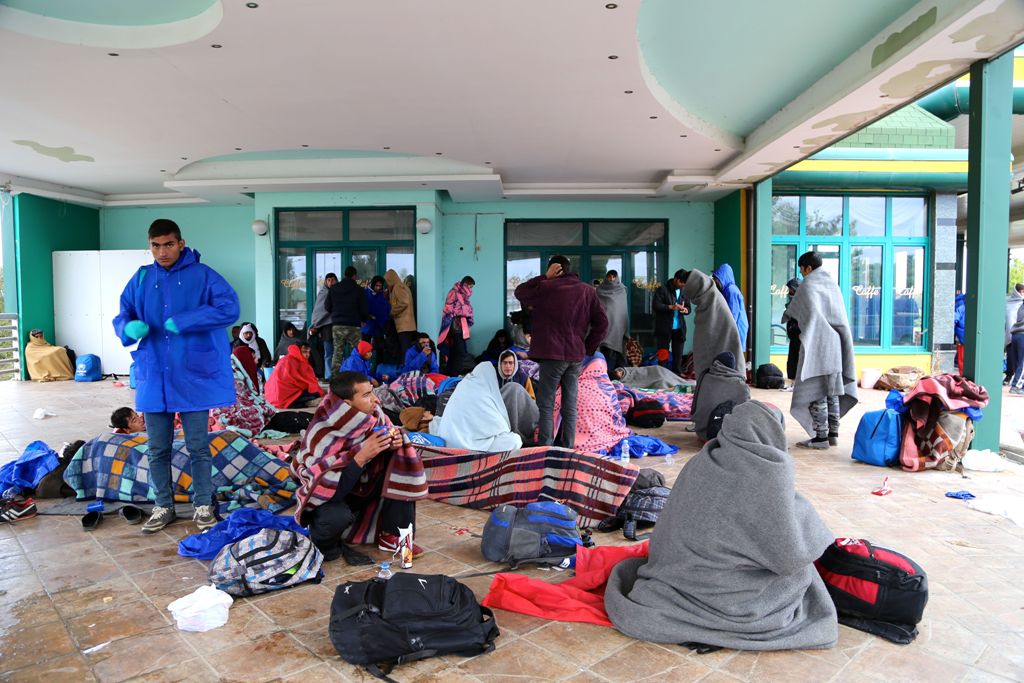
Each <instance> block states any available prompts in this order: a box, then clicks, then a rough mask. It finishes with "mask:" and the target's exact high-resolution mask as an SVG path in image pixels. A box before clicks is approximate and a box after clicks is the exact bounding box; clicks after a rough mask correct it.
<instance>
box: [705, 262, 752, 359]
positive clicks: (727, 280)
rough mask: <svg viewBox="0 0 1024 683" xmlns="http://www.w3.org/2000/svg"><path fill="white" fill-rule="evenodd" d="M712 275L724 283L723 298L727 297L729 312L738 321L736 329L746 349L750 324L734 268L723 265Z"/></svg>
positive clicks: (741, 343) (726, 264)
mask: <svg viewBox="0 0 1024 683" xmlns="http://www.w3.org/2000/svg"><path fill="white" fill-rule="evenodd" d="M711 274H712V275H713V276H714V277H716V278H717V279H718V281H719V282H720V283H722V296H724V297H725V303H727V304H729V311H730V312H731V313H732V317H733V319H734V320H735V321H736V329H737V330H739V333H740V345H741V346H742V347H743V348H746V347H747V332H748V331H749V330H750V322H749V321H748V320H747V307H746V304H745V303H744V301H743V292H741V291H740V288H739V287H738V286H737V285H736V276H735V275H734V274H733V272H732V266H730V265H729V264H728V263H723V264H722V265H720V266H718V267H717V268H715V270H714V272H713V273H711Z"/></svg>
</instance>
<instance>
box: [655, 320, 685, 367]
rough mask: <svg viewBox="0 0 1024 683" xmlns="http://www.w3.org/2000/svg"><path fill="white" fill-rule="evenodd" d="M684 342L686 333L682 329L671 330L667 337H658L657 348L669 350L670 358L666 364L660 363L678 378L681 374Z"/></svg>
mask: <svg viewBox="0 0 1024 683" xmlns="http://www.w3.org/2000/svg"><path fill="white" fill-rule="evenodd" d="M684 342H686V332H685V331H683V329H682V328H679V329H678V330H672V332H671V334H670V335H669V336H668V337H664V336H662V337H658V348H659V349H669V351H670V352H671V354H672V356H671V358H669V360H668V361H667V362H664V363H661V366H662V367H665V368H668V369H669V370H671V371H672V372H674V373H676V374H677V375H679V376H682V374H683V343H684Z"/></svg>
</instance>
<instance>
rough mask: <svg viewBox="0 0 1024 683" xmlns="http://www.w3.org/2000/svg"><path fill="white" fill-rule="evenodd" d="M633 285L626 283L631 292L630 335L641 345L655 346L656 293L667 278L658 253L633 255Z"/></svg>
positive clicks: (646, 252)
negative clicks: (660, 264)
mask: <svg viewBox="0 0 1024 683" xmlns="http://www.w3.org/2000/svg"><path fill="white" fill-rule="evenodd" d="M631 260H632V265H633V283H632V286H629V285H630V283H628V282H625V283H624V284H625V285H626V287H627V291H628V292H629V334H630V336H631V337H633V338H635V339H638V340H639V341H640V343H641V344H643V345H645V346H650V345H652V344H654V335H653V330H654V310H653V307H652V305H651V304H652V303H653V301H654V293H655V292H656V291H657V290H658V287H660V286H661V285H662V283H663V281H664V280H665V279H666V278H667V275H666V274H665V273H662V272H661V268H660V267H659V265H658V252H656V251H653V250H651V251H638V252H634V253H633V254H632V259H631Z"/></svg>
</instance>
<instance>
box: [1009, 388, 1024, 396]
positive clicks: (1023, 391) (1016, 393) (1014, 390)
mask: <svg viewBox="0 0 1024 683" xmlns="http://www.w3.org/2000/svg"><path fill="white" fill-rule="evenodd" d="M1010 395H1011V396H1024V389H1018V388H1017V387H1013V388H1012V389H1010Z"/></svg>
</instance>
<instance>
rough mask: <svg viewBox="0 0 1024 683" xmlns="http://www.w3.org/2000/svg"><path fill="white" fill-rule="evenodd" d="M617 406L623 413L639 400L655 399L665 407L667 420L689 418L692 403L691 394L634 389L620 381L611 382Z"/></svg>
mask: <svg viewBox="0 0 1024 683" xmlns="http://www.w3.org/2000/svg"><path fill="white" fill-rule="evenodd" d="M612 384H613V385H614V386H615V395H616V398H617V399H618V401H619V408H621V410H622V414H623V415H625V414H626V413H628V412H629V409H630V408H632V407H633V405H634V404H635V403H636V402H637V401H639V400H641V399H645V400H648V401H657V402H658V403H660V404H661V407H662V408H664V409H665V419H667V420H689V419H690V409H691V407H692V405H693V394H680V393H679V392H676V391H656V390H651V389H634V388H633V387H630V386H627V385H625V384H623V383H622V382H612Z"/></svg>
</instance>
